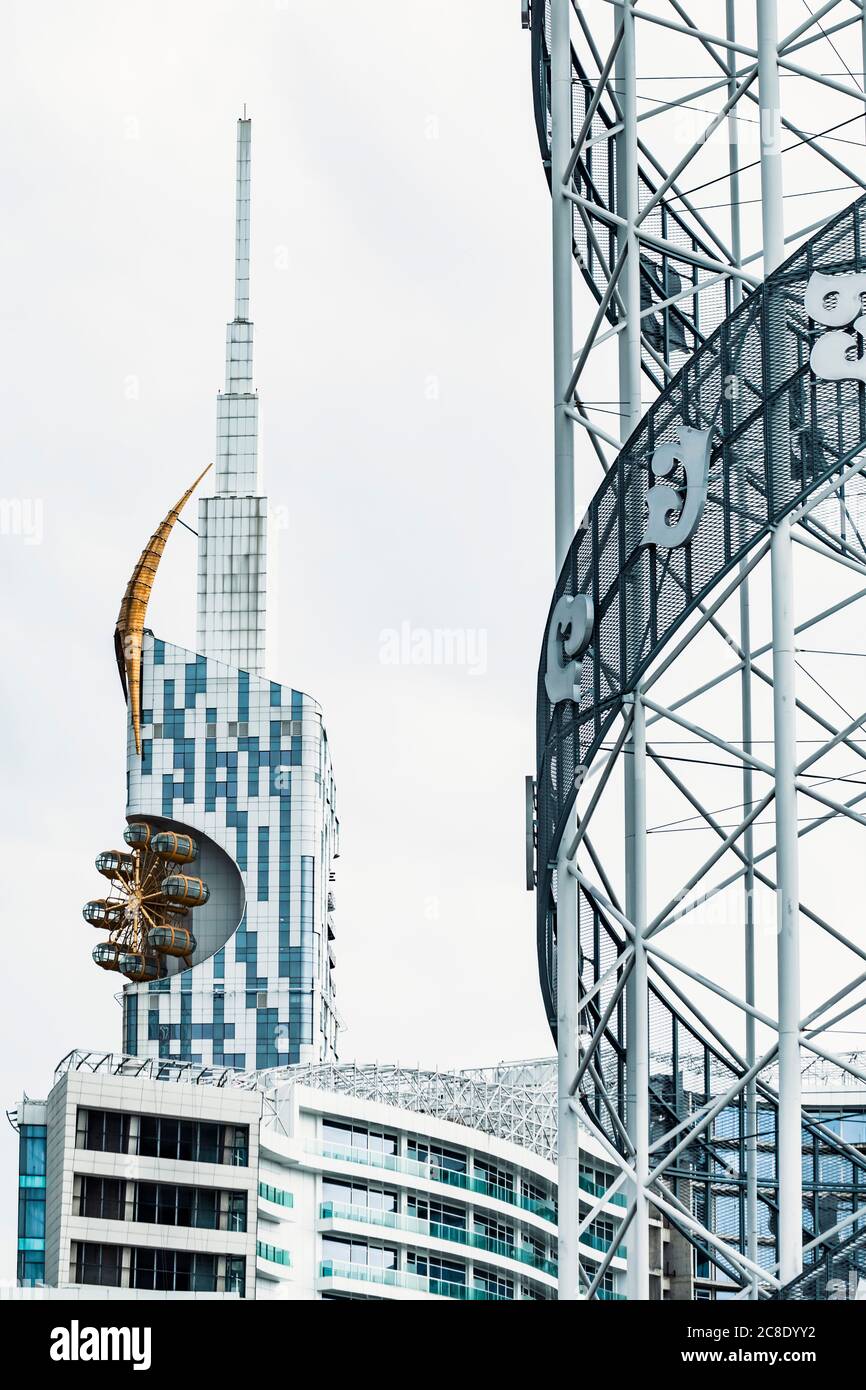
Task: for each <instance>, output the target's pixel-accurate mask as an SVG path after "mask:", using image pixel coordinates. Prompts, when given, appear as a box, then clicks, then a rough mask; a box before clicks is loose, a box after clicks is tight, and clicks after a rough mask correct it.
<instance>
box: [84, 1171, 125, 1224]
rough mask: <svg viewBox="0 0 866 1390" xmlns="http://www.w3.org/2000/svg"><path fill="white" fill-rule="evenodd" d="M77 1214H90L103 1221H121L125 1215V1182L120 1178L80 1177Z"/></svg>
mask: <svg viewBox="0 0 866 1390" xmlns="http://www.w3.org/2000/svg"><path fill="white" fill-rule="evenodd" d="M76 1215H77V1216H91V1217H96V1218H97V1219H101V1220H103V1221H123V1219H124V1217H125V1215H126V1183H125V1181H124V1180H123V1179H122V1178H97V1177H94V1176H92V1175H88V1176H87V1177H83V1178H82V1179H81V1191H80V1193H79V1195H78V1201H77V1204H76Z"/></svg>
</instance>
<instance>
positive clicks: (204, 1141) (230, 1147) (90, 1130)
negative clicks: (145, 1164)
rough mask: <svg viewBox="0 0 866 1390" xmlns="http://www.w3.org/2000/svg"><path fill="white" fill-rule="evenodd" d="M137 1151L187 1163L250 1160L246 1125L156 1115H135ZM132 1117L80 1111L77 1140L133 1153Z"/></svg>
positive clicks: (79, 1143) (240, 1163)
mask: <svg viewBox="0 0 866 1390" xmlns="http://www.w3.org/2000/svg"><path fill="white" fill-rule="evenodd" d="M136 1121H137V1130H138V1139H137V1143H136V1146H135V1152H136V1153H137V1154H139V1155H140V1156H141V1157H142V1158H168V1159H175V1160H180V1161H181V1162H184V1163H230V1164H233V1165H234V1166H236V1167H246V1166H247V1164H248V1163H249V1130H248V1128H247V1126H246V1125H220V1124H211V1123H204V1122H200V1121H197V1120H178V1119H174V1118H171V1117H162V1116H157V1115H139V1116H137V1117H136ZM130 1132H131V1131H130V1116H129V1115H127V1114H123V1115H121V1114H118V1113H117V1112H113V1111H110V1110H79V1112H78V1131H77V1138H76V1143H77V1146H78V1148H80V1149H95V1150H96V1151H97V1152H106V1153H128V1152H130Z"/></svg>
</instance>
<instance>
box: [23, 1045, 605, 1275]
mask: <svg viewBox="0 0 866 1390" xmlns="http://www.w3.org/2000/svg"><path fill="white" fill-rule="evenodd" d="M17 1119H18V1123H19V1128H20V1130H21V1133H22V1154H23V1153H24V1152H25V1144H24V1137H23V1136H24V1130H25V1128H26V1129H27V1131H28V1138H27V1144H26V1149H27V1151H28V1152H30V1151H31V1150H32V1142H33V1140H34V1138H35V1139H37V1140H39V1141H40V1142H41V1144H42V1145H43V1152H44V1159H43V1162H42V1167H43V1168H44V1184H43V1187H42V1197H41V1200H42V1203H43V1216H42V1230H43V1248H42V1259H43V1262H44V1264H43V1271H42V1273H41V1274H40V1270H39V1263H38V1259H39V1257H38V1252H36V1251H34V1250H33V1249H32V1248H31V1249H30V1251H29V1252H25V1254H26V1255H27V1258H28V1260H29V1264H28V1269H29V1277H30V1280H31V1281H33V1282H44V1283H45V1284H47V1285H48V1286H50V1287H61V1288H69V1289H71V1290H74V1291H76V1292H77V1293H78V1295H79V1296H82V1297H85V1296H87V1295H86V1291H87V1290H88V1289H92V1290H93V1291H94V1296H102V1293H103V1292H104V1290H106V1289H116V1290H123V1291H126V1296H127V1297H130V1298H136V1297H138V1296H143V1297H154V1296H158V1295H160V1294H164V1293H166V1292H172V1291H176V1292H178V1293H182V1294H192V1293H198V1294H201V1295H202V1296H205V1295H208V1296H211V1297H212V1296H227V1297H232V1298H245V1299H249V1298H261V1299H299V1300H304V1301H310V1300H314V1301H318V1300H331V1299H354V1300H382V1299H388V1300H391V1299H395V1300H407V1299H408V1300H417V1299H432V1300H438V1301H442V1300H449V1299H450V1300H457V1301H486V1300H497V1301H500V1300H501V1301H509V1300H514V1301H523V1300H530V1301H544V1300H549V1299H555V1297H556V1269H557V1266H556V1260H557V1224H556V1211H557V1194H556V1166H555V1163H554V1162H553V1160H552V1157H551V1155H550V1153H549V1151H548V1150H549V1143H550V1138H551V1133H550V1122H551V1109H550V1103H549V1095H548V1093H547V1091H546V1090H543V1089H542V1088H539V1087H534V1088H533V1087H527V1086H525V1085H524V1086H522V1087H521V1086H516V1085H515V1084H514V1083H513V1082H512V1081H511V1080H510V1079H508V1077H504V1078H503V1077H502V1076H500V1077H498V1078H497V1077H496V1075H495V1072H494V1073H492V1074H491V1073H472V1072H462V1073H460V1072H458V1073H436V1072H423V1071H417V1070H404V1069H401V1068H395V1067H386V1068H380V1067H354V1066H307V1067H303V1066H301V1067H294V1068H279V1069H276V1070H273V1071H269V1072H265V1073H258V1074H243V1073H237V1072H232V1071H228V1070H226V1071H216V1070H213V1069H210V1068H204V1067H196V1066H192V1065H189V1064H183V1063H176V1062H169V1061H161V1062H160V1061H152V1060H151V1061H147V1060H143V1059H140V1058H130V1057H121V1056H113V1055H111V1054H105V1053H85V1052H74V1053H70V1054H69V1056H68V1057H67V1058H64V1060H63V1062H62V1063H61V1064H60V1066H59V1068H58V1071H57V1076H56V1081H55V1085H54V1087H53V1089H52V1091H51V1093H50V1095H49V1097H48V1100H47V1101H41V1102H40V1101H22V1103H21V1105H20V1106H19V1108H18V1116H17ZM518 1136H520V1137H521V1139H522V1142H517V1138H518ZM527 1141H528V1142H527ZM35 1166H37V1167H38V1166H39V1163H38V1162H37V1164H36V1165H35ZM22 1176H23V1177H28V1176H29V1174H22ZM612 1178H613V1174H612V1173H611V1171H610V1170H609V1168H608V1166H607V1164H606V1162H605V1160H604V1157H603V1155H602V1154H601V1153H600V1152H599V1151H598V1150H597V1149H595V1148H594V1146H593V1147H589V1146H588V1148H587V1151H586V1153H585V1154H584V1162H583V1165H582V1171H581V1199H582V1212H583V1214H584V1217H585V1218H587V1217H588V1216H590V1215H591V1216H592V1219H591V1220H587V1226H586V1229H585V1230H584V1231H583V1232H582V1233H581V1237H580V1245H581V1258H582V1260H583V1261H584V1262H585V1267H586V1268H587V1270H589V1271H593V1270H594V1269H597V1268H598V1265H599V1263H600V1261H601V1260H602V1259H603V1257H604V1254H605V1253H606V1252H607V1251H608V1250H609V1247H610V1243H611V1240H612V1237H613V1233H614V1231H615V1229H616V1227H617V1225H618V1223H619V1221H621V1219H622V1215H623V1205H624V1199H623V1197H622V1196H621V1194H620V1193H619V1192H614V1193H613V1194H612V1195H611V1197H610V1199H609V1200H605V1197H604V1193H605V1189H606V1187H607V1186H609V1185H610V1184H611V1182H612ZM22 1190H24V1189H22ZM591 1208H595V1209H596V1210H595V1211H594V1212H591V1211H590V1209H591ZM32 1229H35V1228H31V1231H32ZM24 1239H27V1238H26V1237H24ZM30 1244H31V1247H32V1246H33V1244H34V1242H33V1239H32V1235H31V1238H30ZM19 1259H21V1256H19ZM624 1275H625V1259H624V1251H622V1250H618V1251H616V1252H615V1253H614V1255H613V1258H612V1259H611V1262H610V1267H609V1269H608V1271H607V1272H606V1274H605V1277H604V1282H603V1296H604V1297H607V1298H620V1297H622V1296H623V1292H624V1288H623V1280H624Z"/></svg>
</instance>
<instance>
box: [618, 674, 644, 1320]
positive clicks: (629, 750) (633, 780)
mask: <svg viewBox="0 0 866 1390" xmlns="http://www.w3.org/2000/svg"><path fill="white" fill-rule="evenodd" d="M626 698H627V700H628V699H629V697H626ZM631 698H632V699H633V702H634V719H633V721H632V727H631V735H630V737H629V740H628V742H627V743H626V745H625V749H624V753H625V768H624V772H625V837H626V838H625V867H626V916H627V917H628V918H629V920H630V921H631V923H632V925H633V926H634V929H635V941H634V965H633V967H632V972H631V974H630V976H629V979H628V984H627V985H626V1081H627V1087H626V1107H627V1108H626V1125H627V1129H628V1135H629V1138H630V1139H631V1142H632V1143H633V1144H634V1148H635V1157H634V1166H635V1181H634V1190H633V1193H632V1196H633V1198H634V1200H635V1202H636V1204H637V1206H636V1210H635V1214H634V1219H633V1221H632V1223H631V1226H630V1228H629V1234H628V1273H627V1288H628V1297H629V1299H630V1300H632V1301H634V1300H646V1299H648V1298H649V1270H650V1252H649V1203H648V1201H647V1195H646V1186H645V1184H646V1181H647V1178H648V1177H649V1081H650V1077H649V1000H648V982H647V957H646V947H645V945H644V943H643V933H644V932H645V931H646V927H647V896H646V869H647V865H646V713H645V710H644V705H643V701H642V699H641V696H640V691H637V692H636V693H635V695H634V696H633V697H631Z"/></svg>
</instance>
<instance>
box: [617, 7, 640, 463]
mask: <svg viewBox="0 0 866 1390" xmlns="http://www.w3.org/2000/svg"><path fill="white" fill-rule="evenodd" d="M619 8H620V7H619V5H618V4H617V5H616V6H615V8H614V15H615V16H616V15H617V12H618V10H619ZM622 23H623V34H622V43H621V44H620V46H619V52H618V53H617V57H616V68H615V72H616V91H617V97H618V99H619V104H620V108H621V110H622V131H621V132H620V134H619V135H618V136H617V137H616V142H615V150H616V195H617V208H616V210H617V212H618V214H619V215H620V217H624V218H625V220H626V225H625V226H624V227H621V228H620V229H619V231H618V234H617V235H618V240H619V248H620V250H622V247H623V244H624V243H625V245H626V247H627V256H626V260H625V264H624V266H623V270H622V275H621V277H620V292H621V296H622V300H623V303H624V305H625V328H624V329H623V331H622V332H621V333H620V334H619V396H620V405H619V409H620V434H621V437H622V439H623V440H626V439H628V437H629V435H630V434H631V432H632V430H634V429H636V428H637V426H638V424H639V423H640V416H641V356H640V261H639V251H638V239H637V234H636V231H635V226H636V223H637V218H638V214H639V210H640V205H639V195H640V187H639V184H638V164H637V83H636V80H635V22H634V13H633V11H632V7H631V0H626V3H625V4H623V5H622Z"/></svg>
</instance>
